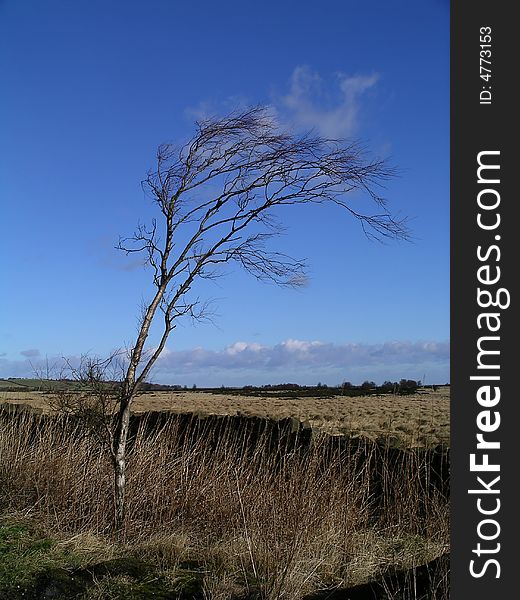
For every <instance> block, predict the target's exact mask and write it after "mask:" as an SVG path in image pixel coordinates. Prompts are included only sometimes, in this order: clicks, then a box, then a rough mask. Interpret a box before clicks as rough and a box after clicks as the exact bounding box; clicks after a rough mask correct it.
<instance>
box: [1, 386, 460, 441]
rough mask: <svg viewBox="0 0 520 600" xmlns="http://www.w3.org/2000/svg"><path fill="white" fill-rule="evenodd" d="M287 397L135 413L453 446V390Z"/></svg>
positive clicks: (44, 402) (185, 403)
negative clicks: (249, 420) (293, 425)
mask: <svg viewBox="0 0 520 600" xmlns="http://www.w3.org/2000/svg"><path fill="white" fill-rule="evenodd" d="M293 396H294V394H292V395H291V397H287V395H284V392H280V393H279V394H270V395H269V396H264V395H247V396H246V395H240V394H239V393H237V394H226V393H218V392H215V393H210V392H206V391H204V392H202V391H193V390H190V391H178V392H147V393H146V394H143V395H141V396H140V397H139V398H138V399H137V400H136V401H135V405H134V410H135V412H147V411H172V412H175V413H189V412H193V413H198V414H200V415H212V414H215V415H243V416H256V417H271V418H275V419H280V418H284V417H296V418H298V419H300V420H301V421H308V422H309V423H310V425H311V426H312V427H313V428H316V429H319V430H321V431H325V432H327V433H331V434H335V435H338V434H350V435H362V436H366V437H369V438H370V439H373V440H375V439H377V438H380V437H383V436H391V437H392V438H393V439H394V440H395V442H396V444H397V445H401V446H406V447H423V446H434V445H438V444H445V445H449V443H450V388H449V387H447V386H443V387H439V388H438V389H437V390H436V391H433V390H431V389H428V390H419V392H418V393H416V394H410V395H405V396H400V395H395V394H384V395H370V396H353V397H351V396H342V395H335V396H329V397H309V396H302V397H293ZM0 403H14V404H27V405H30V406H32V407H34V408H38V409H41V410H42V411H44V412H50V407H49V399H48V396H47V395H46V394H44V393H41V392H29V391H20V392H6V391H0Z"/></svg>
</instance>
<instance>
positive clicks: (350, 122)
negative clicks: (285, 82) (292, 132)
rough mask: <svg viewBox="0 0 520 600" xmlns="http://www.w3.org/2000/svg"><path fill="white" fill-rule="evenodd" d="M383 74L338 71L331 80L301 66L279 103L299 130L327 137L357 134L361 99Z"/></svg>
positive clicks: (293, 74) (296, 70) (294, 73)
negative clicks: (328, 80)
mask: <svg viewBox="0 0 520 600" xmlns="http://www.w3.org/2000/svg"><path fill="white" fill-rule="evenodd" d="M378 79H379V76H378V75H377V74H376V73H372V74H370V75H366V74H365V75H345V74H344V73H337V74H336V75H335V77H334V80H333V82H332V84H331V83H329V82H326V81H325V80H324V79H323V78H322V76H321V75H320V74H319V73H318V72H317V71H314V70H312V69H311V68H310V67H308V66H305V65H304V66H298V67H296V68H295V69H294V71H293V73H292V75H291V77H290V80H289V92H288V93H287V94H286V95H284V96H282V97H281V98H280V99H279V100H278V102H277V104H278V105H279V106H280V108H281V109H282V112H285V113H287V116H288V117H289V119H290V120H291V121H292V122H293V124H294V126H295V127H296V128H298V129H305V130H308V129H313V130H315V131H317V132H318V133H319V134H321V135H322V136H324V137H328V138H342V137H349V136H352V135H353V134H355V133H356V131H357V129H358V127H359V114H360V108H361V101H362V98H363V96H364V94H365V93H366V92H367V90H369V89H371V88H373V87H374V86H375V84H376V83H377V81H378Z"/></svg>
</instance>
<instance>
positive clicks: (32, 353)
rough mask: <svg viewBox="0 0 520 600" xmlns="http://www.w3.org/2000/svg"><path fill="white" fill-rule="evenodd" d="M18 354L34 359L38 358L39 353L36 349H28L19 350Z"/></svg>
mask: <svg viewBox="0 0 520 600" xmlns="http://www.w3.org/2000/svg"><path fill="white" fill-rule="evenodd" d="M20 354H21V355H22V356H25V357H26V358H36V357H38V356H40V351H39V350H38V349H37V348H30V349H29V350H21V352H20Z"/></svg>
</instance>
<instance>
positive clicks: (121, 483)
mask: <svg viewBox="0 0 520 600" xmlns="http://www.w3.org/2000/svg"><path fill="white" fill-rule="evenodd" d="M130 402H131V397H130V398H128V399H126V400H125V401H122V402H121V407H120V410H119V413H118V422H117V427H116V434H115V436H114V453H113V465H114V529H115V531H116V533H117V534H121V533H122V532H123V530H124V526H125V490H126V443H127V440H128V427H129V424H130Z"/></svg>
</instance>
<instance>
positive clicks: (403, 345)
mask: <svg viewBox="0 0 520 600" xmlns="http://www.w3.org/2000/svg"><path fill="white" fill-rule="evenodd" d="M449 353H450V349H449V343H448V342H435V341H416V342H410V341H391V342H384V343H381V344H365V343H345V344H334V343H330V342H323V341H318V340H315V341H308V340H297V339H288V340H285V341H283V342H280V343H278V344H275V345H264V344H259V343H256V342H245V341H237V342H235V343H233V344H231V345H229V346H227V347H225V348H223V349H221V350H209V349H205V348H202V347H197V348H191V349H186V350H173V349H171V348H166V349H165V350H164V351H163V353H162V354H161V356H160V358H159V359H158V361H157V363H156V365H155V367H154V369H153V373H152V376H151V377H150V380H153V381H155V382H158V383H169V384H186V383H189V382H191V383H196V384H197V385H199V386H208V387H209V386H219V385H235V386H241V385H247V384H251V385H261V384H267V383H282V382H289V381H290V382H294V383H300V384H302V385H309V384H316V383H317V381H322V382H324V383H328V384H329V385H336V384H339V383H341V382H342V381H345V380H349V381H352V382H353V383H361V382H362V381H364V380H366V379H370V380H374V381H376V382H377V383H382V381H384V380H387V379H389V380H392V381H394V380H398V379H400V378H402V377H406V378H412V379H425V378H426V380H427V382H430V383H445V382H446V381H449ZM40 356H41V352H40ZM60 360H61V358H59V357H58V358H56V357H54V358H47V357H46V358H45V360H43V359H41V358H40V359H39V361H34V360H33V361H30V360H28V359H27V360H9V359H7V358H5V357H2V358H0V376H2V377H4V378H6V377H24V376H27V377H31V376H34V370H35V369H38V368H39V362H41V363H42V365H41V366H44V364H43V363H45V364H47V363H50V364H58V363H59V362H60ZM68 360H69V361H70V362H71V363H72V364H73V363H74V362H75V361H77V360H79V359H78V358H77V357H68Z"/></svg>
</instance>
